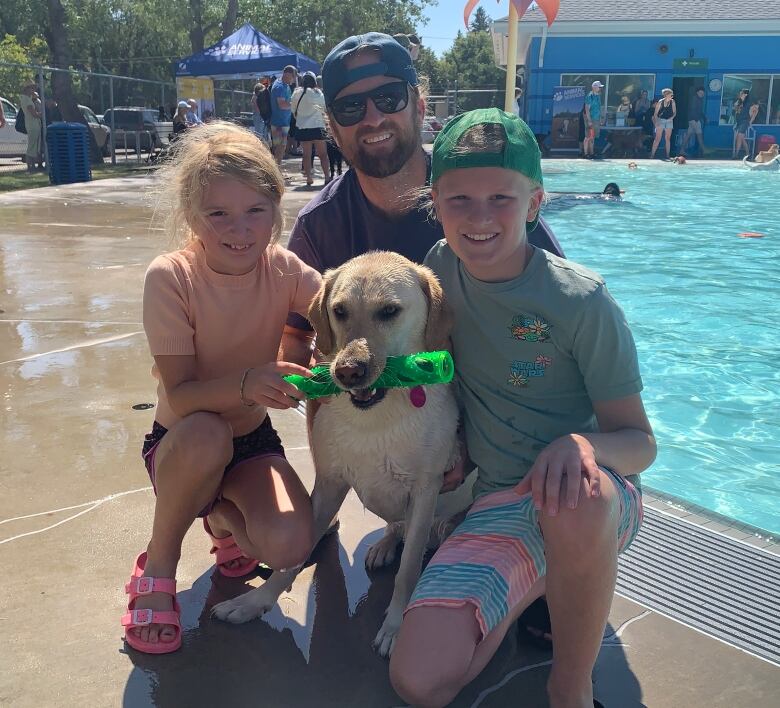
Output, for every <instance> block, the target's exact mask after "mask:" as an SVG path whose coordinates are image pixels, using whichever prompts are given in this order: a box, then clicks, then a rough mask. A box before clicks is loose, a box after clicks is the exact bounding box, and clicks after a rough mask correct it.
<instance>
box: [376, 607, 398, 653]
mask: <svg viewBox="0 0 780 708" xmlns="http://www.w3.org/2000/svg"><path fill="white" fill-rule="evenodd" d="M402 619H403V612H394V611H392V610H388V611H387V616H386V617H385V621H384V622H383V623H382V626H381V627H380V628H379V632H377V635H376V637H374V649H376V651H377V653H378V654H379V656H385V657H389V656H390V655H391V654H392V653H393V647H394V646H395V638H396V636H397V635H398V630H399V629H400V628H401V620H402Z"/></svg>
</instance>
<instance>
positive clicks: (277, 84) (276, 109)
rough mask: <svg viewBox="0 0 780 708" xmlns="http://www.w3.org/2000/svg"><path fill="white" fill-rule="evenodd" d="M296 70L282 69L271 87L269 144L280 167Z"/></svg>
mask: <svg viewBox="0 0 780 708" xmlns="http://www.w3.org/2000/svg"><path fill="white" fill-rule="evenodd" d="M297 75H298V70H297V69H296V68H295V67H294V66H292V65H288V66H285V67H284V71H282V76H281V78H278V79H277V80H276V81H274V83H273V86H271V144H272V145H273V153H274V157H275V158H276V164H277V165H279V166H280V167H281V165H282V158H283V157H284V153H285V151H286V150H287V135H288V133H289V132H290V119H291V117H292V106H291V105H290V99H291V98H292V89H291V88H290V86H291V85H292V84H293V83H295V78H296V76H297Z"/></svg>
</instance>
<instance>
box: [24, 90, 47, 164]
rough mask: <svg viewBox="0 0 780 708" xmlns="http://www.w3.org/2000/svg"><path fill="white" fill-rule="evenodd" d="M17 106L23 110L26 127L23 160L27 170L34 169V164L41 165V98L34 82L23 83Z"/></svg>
mask: <svg viewBox="0 0 780 708" xmlns="http://www.w3.org/2000/svg"><path fill="white" fill-rule="evenodd" d="M19 106H20V108H21V110H23V111H24V124H25V127H26V128H27V151H26V152H25V155H24V161H25V163H26V164H27V171H28V172H32V171H33V170H35V167H36V165H37V166H39V167H41V168H42V167H43V152H42V147H43V126H42V123H41V99H40V98H38V93H37V92H36V90H35V84H34V83H28V84H25V85H24V87H23V88H22V93H21V95H20V96H19Z"/></svg>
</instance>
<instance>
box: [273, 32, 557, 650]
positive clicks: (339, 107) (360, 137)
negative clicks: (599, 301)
mask: <svg viewBox="0 0 780 708" xmlns="http://www.w3.org/2000/svg"><path fill="white" fill-rule="evenodd" d="M322 81H323V93H324V94H325V104H326V107H327V114H328V123H329V125H330V130H331V133H332V134H333V138H334V139H335V141H336V143H337V144H338V146H339V148H340V149H341V151H342V152H343V153H344V157H345V159H346V160H347V162H348V163H349V164H350V165H351V166H352V168H351V169H350V170H347V172H345V173H344V175H343V176H342V177H339V178H338V179H335V180H333V181H332V182H331V183H330V184H329V185H327V186H326V187H325V188H324V189H323V190H322V191H321V192H320V193H319V194H318V195H317V196H316V197H315V198H314V199H313V200H312V201H311V202H309V204H307V205H306V206H305V207H304V208H303V209H302V210H301V212H300V213H299V214H298V218H297V220H296V221H295V225H294V226H293V229H292V233H291V235H290V242H289V245H288V248H289V249H290V250H291V251H293V252H294V253H296V254H297V255H298V256H299V257H300V258H301V259H302V260H303V261H304V262H306V263H307V264H309V265H310V266H312V267H313V268H316V269H317V270H319V271H320V272H323V271H325V270H327V269H328V268H336V267H338V266H340V265H341V264H342V263H344V262H345V261H347V260H349V259H350V258H353V257H354V256H358V255H360V254H362V253H366V252H367V251H371V250H389V251H396V252H397V253H400V254H402V255H404V256H406V257H407V258H409V259H410V260H412V261H415V262H416V263H422V261H423V259H424V258H425V256H426V254H427V253H428V251H429V250H430V249H431V247H432V246H433V245H434V244H435V243H436V242H437V241H439V240H441V239H442V238H444V233H443V231H442V229H441V226H440V224H439V223H438V222H437V221H435V220H433V219H431V218H430V215H429V212H428V210H427V208H425V207H424V206H422V205H421V204H420V201H419V198H418V196H417V193H418V192H419V191H420V190H421V189H422V188H423V187H424V186H425V185H426V183H427V181H428V178H429V174H430V156H429V155H428V154H427V153H426V152H425V151H424V150H423V148H422V133H421V129H422V121H423V117H424V115H425V98H424V97H423V96H422V95H421V93H420V87H419V81H418V78H417V72H416V71H415V68H414V64H413V62H412V58H411V56H410V54H409V52H408V51H407V50H406V49H405V48H404V47H402V46H401V45H400V44H399V43H398V42H397V41H396V40H395V39H394V38H393V37H391V36H390V35H386V34H381V33H378V32H369V33H368V34H364V35H358V36H354V37H349V38H347V39H345V40H344V41H343V42H341V43H340V44H338V45H337V46H336V47H334V48H333V49H332V50H331V52H330V54H328V56H327V57H326V58H325V62H324V63H323V66H322ZM528 240H529V242H530V243H532V244H533V245H535V246H538V247H541V248H545V249H546V250H548V251H550V252H552V253H555V254H557V255H561V256H562V255H563V251H562V249H561V247H560V244H559V243H558V241H557V240H556V239H555V237H554V236H553V235H552V233H551V232H550V231H549V229H548V228H547V225H546V224H545V223H544V221H543V220H542V219H540V220H539V224H538V225H537V227H536V228H535V229H534V230H533V231H531V233H530V234H529V235H528ZM313 346H314V332H313V331H312V328H311V325H310V324H309V323H308V322H307V321H306V319H304V318H303V317H301V316H300V315H297V314H294V313H293V314H291V315H290V316H289V317H288V319H287V326H286V327H285V333H284V336H283V337H282V344H281V349H280V358H281V359H282V360H284V361H291V362H297V363H300V364H303V365H309V363H310V362H311V356H312V351H313ZM312 403H316V401H315V402H310V403H309V404H307V418H308V420H309V424H311V420H312V419H313V416H314V414H315V413H316V406H313V405H311V404H312ZM461 468H462V465H460V466H459V468H456V469H455V470H452V471H451V472H450V473H448V474H447V475H446V476H445V480H444V486H443V487H442V490H443V491H448V490H450V489H454V488H455V487H456V486H457V485H458V483H459V482H460V480H461V479H462V476H463V470H462V469H461ZM544 609H545V610H546V607H545V608H544ZM525 624H530V622H525V621H524V626H525ZM535 624H537V625H538V628H535V630H532V629H531V628H530V627H529V628H528V629H529V631H532V632H534V634H535V635H536V634H537V633H538V635H540V638H541V635H543V634H544V633H546V632H548V631H549V615H547V613H546V611H545V612H543V613H542V614H541V616H540V618H539V619H538V620H537V621H536V623H535ZM542 639H543V638H542Z"/></svg>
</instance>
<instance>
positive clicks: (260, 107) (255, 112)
mask: <svg viewBox="0 0 780 708" xmlns="http://www.w3.org/2000/svg"><path fill="white" fill-rule="evenodd" d="M252 121H253V123H254V127H255V134H256V135H257V137H258V138H260V140H262V141H263V142H264V143H268V142H269V135H268V128H269V125H270V122H271V93H270V92H269V91H268V88H267V87H266V86H265V84H263V83H262V82H261V81H258V82H257V83H256V84H255V88H254V91H253V95H252Z"/></svg>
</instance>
